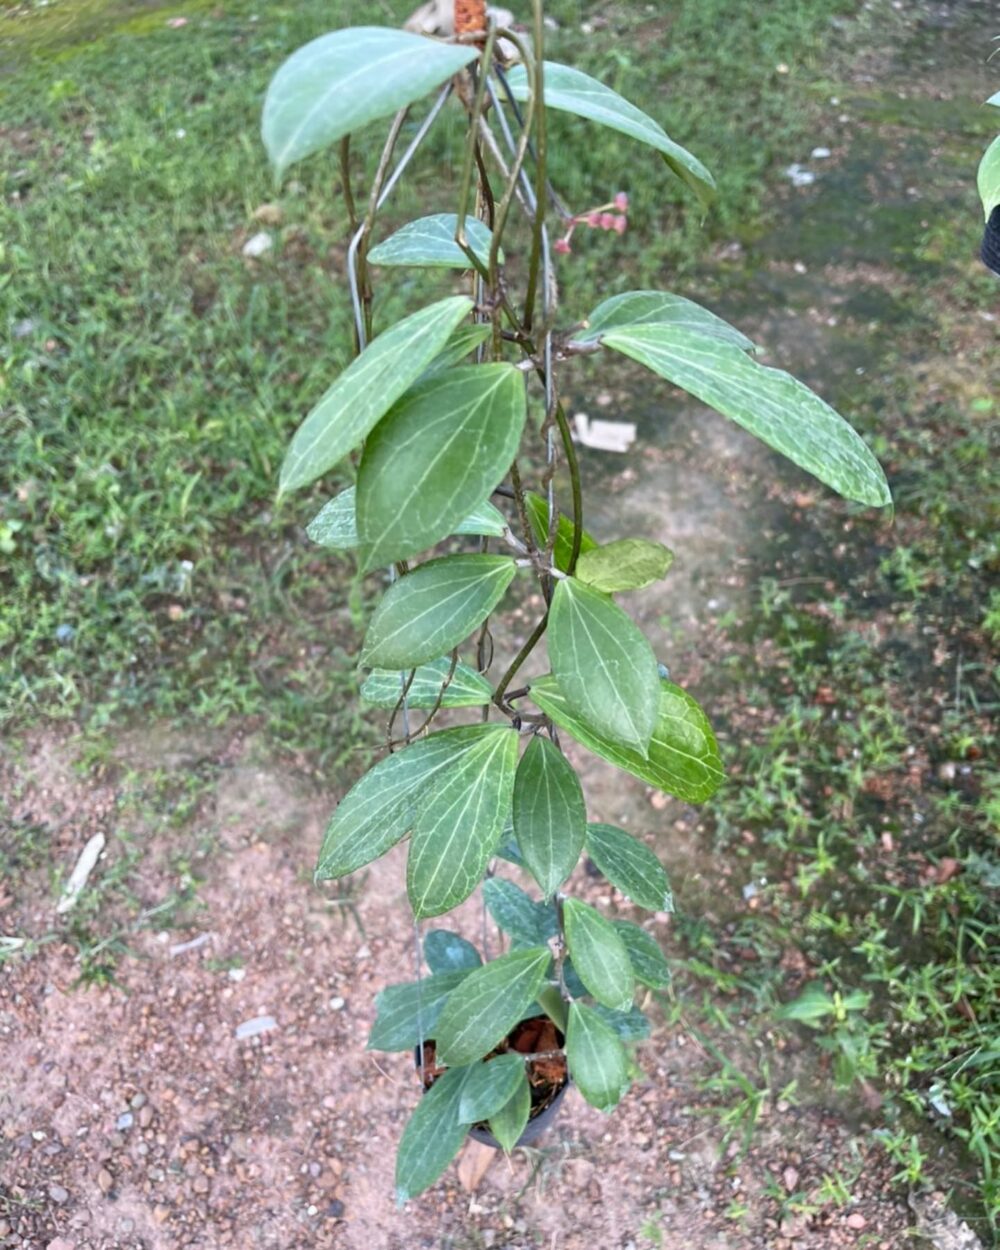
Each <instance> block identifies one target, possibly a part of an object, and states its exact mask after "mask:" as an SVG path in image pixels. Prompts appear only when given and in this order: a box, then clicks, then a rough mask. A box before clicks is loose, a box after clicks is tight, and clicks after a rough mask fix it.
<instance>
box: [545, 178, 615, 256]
mask: <svg viewBox="0 0 1000 1250" xmlns="http://www.w3.org/2000/svg"><path fill="white" fill-rule="evenodd" d="M577 226H591V227H592V228H593V229H594V230H613V231H614V232H615V234H624V233H625V231H626V230H627V229H628V195H627V194H626V193H625V192H624V191H619V192H618V194H617V195H616V196H615V198H614V199H613V200H612V201H611V203H610V204H600V205H599V206H598V207H597V208H591V209H588V211H587V212H585V213H577V215H576V216H575V217H571V218H570V219H569V225H568V229H567V230H566V233H565V234H564V235H563V236H562V238H561V239H556V241H555V243H553V245H552V247H553V249H554V250H555V251H557V252H559V253H560V255H563V256H565V255H568V253H570V252H571V251H572V250H573V249H572V247H571V246H570V240H571V239H572V238H573V231H574V230H575V229H576V228H577Z"/></svg>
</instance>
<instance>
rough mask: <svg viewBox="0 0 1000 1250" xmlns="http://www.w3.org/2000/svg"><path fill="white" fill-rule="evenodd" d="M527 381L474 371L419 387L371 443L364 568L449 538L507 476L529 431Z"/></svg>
mask: <svg viewBox="0 0 1000 1250" xmlns="http://www.w3.org/2000/svg"><path fill="white" fill-rule="evenodd" d="M524 416H525V397H524V378H523V376H522V375H521V374H520V373H519V372H518V370H517V369H515V368H514V366H513V365H509V364H489V365H468V366H465V367H461V368H457V369H449V370H447V371H446V372H444V373H441V374H435V375H434V376H433V377H430V378H428V379H426V380H425V381H423V382H419V383H418V384H417V385H416V386H414V387H412V388H411V389H410V390H409V391H408V392H407V394H406V395H404V396H403V397H402V399H400V400H399V402H398V403H397V404H396V405H395V407H394V408H393V409H392V411H391V412H390V413H388V415H387V416H386V417H385V418H383V420H382V421H380V422H379V424H378V425H377V426H376V427H375V429H374V430H373V431H372V433H371V436H370V437H369V439H368V441H367V442H366V443H365V450H364V455H363V456H362V459H361V468H360V471H359V473H358V501H357V511H358V536H359V537H360V539H361V551H362V566H363V568H364V569H366V570H367V569H372V568H377V567H378V566H380V565H383V564H391V563H392V562H393V561H395V560H405V559H407V558H408V557H409V556H414V555H416V554H417V553H418V552H421V551H425V550H426V549H427V548H428V547H432V546H433V545H434V543H436V542H439V541H440V540H441V539H442V538H447V536H448V535H449V534H451V533H452V532H453V531H454V529H455V527H456V526H457V525H459V524H460V523H461V522H462V520H463V519H464V518H465V517H466V516H467V515H468V513H469V512H470V511H471V510H472V509H473V508H474V507H476V505H477V504H480V503H481V502H482V501H483V500H484V499H487V498H488V496H489V495H490V494H491V492H492V491H493V489H494V487H496V486H497V485H498V484H499V483H500V482H501V481H502V480H503V479H504V477H506V475H507V472H508V470H509V469H510V465H511V461H512V460H513V459H514V457H515V455H516V454H517V448H518V444H519V443H520V441H521V431H522V430H523V428H524Z"/></svg>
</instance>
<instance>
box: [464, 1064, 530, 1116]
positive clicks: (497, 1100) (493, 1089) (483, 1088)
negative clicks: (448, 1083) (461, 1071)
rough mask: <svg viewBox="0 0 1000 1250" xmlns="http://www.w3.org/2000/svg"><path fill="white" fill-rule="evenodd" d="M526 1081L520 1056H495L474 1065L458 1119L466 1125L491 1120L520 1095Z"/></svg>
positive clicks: (470, 1070)
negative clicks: (518, 1092) (522, 1084)
mask: <svg viewBox="0 0 1000 1250" xmlns="http://www.w3.org/2000/svg"><path fill="white" fill-rule="evenodd" d="M523 1080H524V1060H523V1059H522V1058H521V1056H520V1055H517V1054H507V1055H495V1056H494V1057H493V1058H492V1059H487V1060H485V1061H484V1062H483V1063H474V1064H473V1065H472V1067H471V1068H469V1075H468V1076H467V1077H466V1078H465V1084H464V1085H463V1086H462V1100H461V1102H460V1103H459V1107H458V1118H459V1120H461V1122H462V1123H463V1124H478V1123H479V1121H480V1120H488V1119H489V1118H490V1116H491V1115H496V1113H497V1112H498V1111H500V1110H501V1108H503V1107H505V1106H506V1105H507V1103H508V1102H510V1100H511V1099H512V1098H513V1097H514V1095H515V1094H516V1093H517V1090H518V1088H519V1087H520V1085H521V1083H522V1081H523Z"/></svg>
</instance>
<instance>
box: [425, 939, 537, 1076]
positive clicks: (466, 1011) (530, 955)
mask: <svg viewBox="0 0 1000 1250" xmlns="http://www.w3.org/2000/svg"><path fill="white" fill-rule="evenodd" d="M551 958H552V956H551V955H550V953H549V949H548V947H547V946H534V947H529V948H528V949H527V950H520V951H511V952H510V953H509V954H507V955H501V956H500V958H499V959H494V960H493V962H492V963H488V964H486V966H485V967H483V968H476V969H475V970H474V971H473V972H470V973H469V974H468V975H467V976H466V978H465V980H464V981H463V982H462V984H461V985H460V986H459V987H458V990H457V991H456V992H455V993H454V994H453V995H451V996H450V997H449V999H448V1001H447V1003H445V1007H444V1011H442V1013H441V1016H440V1018H439V1020H438V1023H437V1032H436V1037H435V1041H436V1042H437V1051H436V1055H437V1059H438V1060H439V1062H441V1063H446V1064H448V1065H449V1066H451V1067H457V1066H461V1065H462V1064H466V1063H472V1062H473V1061H474V1060H476V1059H481V1058H483V1056H484V1055H488V1054H489V1053H490V1051H491V1050H492V1049H493V1048H494V1047H495V1046H496V1045H497V1044H498V1043H499V1042H501V1041H502V1040H503V1039H504V1038H505V1037H506V1036H507V1034H508V1033H509V1032H510V1030H511V1029H512V1028H513V1027H514V1025H515V1024H517V1022H518V1021H519V1020H520V1019H521V1017H522V1016H523V1015H524V1012H525V1010H526V1009H527V1007H528V1006H529V1005H530V1004H531V1003H533V1002H534V1001H535V998H536V997H537V995H538V991H539V990H540V989H541V988H542V982H543V981H544V980H545V972H546V969H547V968H548V966H549V963H550V962H551Z"/></svg>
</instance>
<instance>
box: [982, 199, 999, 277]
mask: <svg viewBox="0 0 1000 1250" xmlns="http://www.w3.org/2000/svg"><path fill="white" fill-rule="evenodd" d="M979 254H980V256H981V257H982V258H983V264H984V265H985V266H986V268H987V269H992V270H993V272H994V273H1000V204H998V205H997V207H996V208H995V209H994V210H993V212H992V213H990V219H989V221H988V222H987V223H986V231H985V233H984V234H983V246H982V250H981V251H980V253H979Z"/></svg>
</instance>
